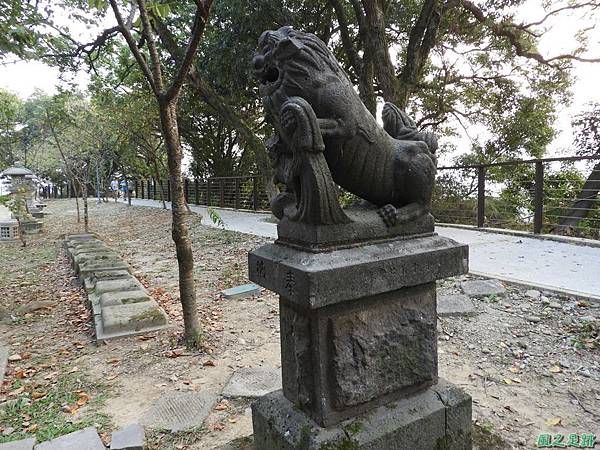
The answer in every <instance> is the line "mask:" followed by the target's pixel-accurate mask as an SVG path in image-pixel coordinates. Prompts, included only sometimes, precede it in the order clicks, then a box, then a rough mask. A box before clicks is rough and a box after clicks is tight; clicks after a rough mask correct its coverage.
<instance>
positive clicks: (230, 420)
mask: <svg viewBox="0 0 600 450" xmlns="http://www.w3.org/2000/svg"><path fill="white" fill-rule="evenodd" d="M227 420H228V421H229V423H237V419H236V418H234V417H230V418H229V419H227Z"/></svg>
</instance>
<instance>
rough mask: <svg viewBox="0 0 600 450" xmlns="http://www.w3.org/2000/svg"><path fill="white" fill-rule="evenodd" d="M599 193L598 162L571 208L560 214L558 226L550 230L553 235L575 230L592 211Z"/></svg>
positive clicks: (599, 170) (599, 167) (599, 166)
mask: <svg viewBox="0 0 600 450" xmlns="http://www.w3.org/2000/svg"><path fill="white" fill-rule="evenodd" d="M599 192H600V162H599V163H597V164H596V165H595V166H594V168H593V169H592V173H590V176H589V177H588V178H587V180H585V183H584V184H583V187H582V188H581V191H580V192H579V194H577V200H576V201H575V202H574V203H573V205H571V208H570V209H569V210H568V211H566V212H564V213H562V214H561V215H562V216H564V217H561V218H560V220H559V221H558V226H556V227H554V229H553V230H552V233H553V234H562V233H564V232H568V230H569V229H571V228H577V225H578V224H579V222H581V221H582V220H584V219H585V218H586V217H587V216H588V214H589V213H590V211H591V210H592V209H594V202H595V199H596V198H597V197H598V193H599Z"/></svg>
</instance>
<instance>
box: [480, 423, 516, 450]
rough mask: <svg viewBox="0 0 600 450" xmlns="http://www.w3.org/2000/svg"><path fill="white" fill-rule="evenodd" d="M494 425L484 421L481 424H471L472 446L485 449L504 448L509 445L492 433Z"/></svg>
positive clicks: (497, 449)
mask: <svg viewBox="0 0 600 450" xmlns="http://www.w3.org/2000/svg"><path fill="white" fill-rule="evenodd" d="M493 430H494V425H493V424H492V423H491V422H484V423H482V424H481V425H479V424H473V447H475V448H481V449H486V450H505V449H507V448H511V446H510V445H509V444H508V443H507V442H505V441H504V440H503V439H502V438H501V437H500V436H498V435H497V434H494V433H493Z"/></svg>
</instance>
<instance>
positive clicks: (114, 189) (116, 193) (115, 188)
mask: <svg viewBox="0 0 600 450" xmlns="http://www.w3.org/2000/svg"><path fill="white" fill-rule="evenodd" d="M110 190H111V191H112V195H113V198H114V199H115V203H117V199H118V198H119V182H118V181H117V180H112V181H111V182H110Z"/></svg>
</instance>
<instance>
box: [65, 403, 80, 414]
mask: <svg viewBox="0 0 600 450" xmlns="http://www.w3.org/2000/svg"><path fill="white" fill-rule="evenodd" d="M78 409H79V406H77V405H66V406H63V408H62V410H63V412H66V413H69V414H75V413H76V412H77V410H78Z"/></svg>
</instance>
